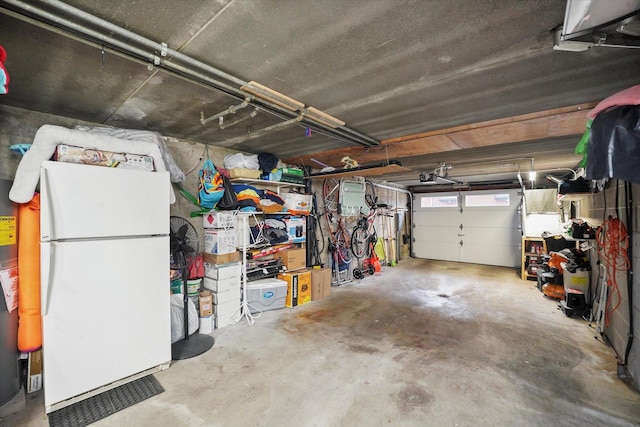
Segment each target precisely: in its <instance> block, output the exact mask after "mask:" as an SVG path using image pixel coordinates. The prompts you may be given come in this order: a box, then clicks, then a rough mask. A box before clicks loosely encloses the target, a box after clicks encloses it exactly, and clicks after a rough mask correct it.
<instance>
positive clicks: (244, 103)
mask: <svg viewBox="0 0 640 427" xmlns="http://www.w3.org/2000/svg"><path fill="white" fill-rule="evenodd" d="M252 98H253V97H252V96H251V97H248V98H245V99H244V101H242V103H240V104H238V105H232V106H231V107H229V108H227V109H226V110H224V111H221V112H220V113H218V114H216V115H214V116H211V117H207V118H206V119H205V118H204V112H202V111H201V112H200V123H202V124H203V125H206V124H207V123H209V122H210V121H213V120H215V119H217V118H218V117H224V116H226V115H227V114H233V113H235V112H236V111H238V110H242V109H243V108H245V107H246V106H247V105H249V102H250V101H251V99H252Z"/></svg>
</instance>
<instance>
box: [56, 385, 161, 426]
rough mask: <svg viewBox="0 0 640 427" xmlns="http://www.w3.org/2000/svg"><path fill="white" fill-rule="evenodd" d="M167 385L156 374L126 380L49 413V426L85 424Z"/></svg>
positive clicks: (151, 394)
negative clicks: (156, 377) (121, 383)
mask: <svg viewBox="0 0 640 427" xmlns="http://www.w3.org/2000/svg"><path fill="white" fill-rule="evenodd" d="M163 391H164V388H162V386H161V385H160V383H159V382H158V380H156V379H155V377H154V376H153V375H148V376H146V377H143V378H140V379H137V380H135V381H132V382H130V383H127V384H123V385H121V386H119V387H116V388H114V389H112V390H109V391H105V392H104V393H101V394H99V395H97V396H93V397H90V398H88V399H85V400H82V401H80V402H78V403H74V404H73V405H70V406H67V407H66V408H62V409H58V410H57V411H54V412H51V413H50V414H49V426H50V427H82V426H87V425H89V424H91V423H95V422H96V421H98V420H101V419H103V418H105V417H108V416H109V415H111V414H115V413H116V412H118V411H121V410H123V409H124V408H128V407H129V406H132V405H135V404H136V403H138V402H142V401H143V400H145V399H148V398H150V397H151V396H155V395H156V394H160V393H162V392H163Z"/></svg>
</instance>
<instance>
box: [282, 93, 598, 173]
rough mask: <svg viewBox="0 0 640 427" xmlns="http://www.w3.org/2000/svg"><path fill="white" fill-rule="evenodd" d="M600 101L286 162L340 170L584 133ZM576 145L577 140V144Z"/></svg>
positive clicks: (338, 150)
mask: <svg viewBox="0 0 640 427" xmlns="http://www.w3.org/2000/svg"><path fill="white" fill-rule="evenodd" d="M596 105H597V102H590V103H585V104H579V105H573V106H569V107H563V108H556V109H552V110H546V111H539V112H536V113H530V114H523V115H519V116H513V117H506V118H503V119H496V120H490V121H485V122H478V123H471V124H467V125H462V126H456V127H451V128H446V129H439V130H434V131H429V132H422V133H418V134H412V135H405V136H400V137H396V138H389V139H385V140H383V141H382V142H381V145H380V146H377V147H348V148H340V149H335V150H328V151H324V152H319V153H313V154H309V155H305V156H300V157H296V158H289V159H284V161H285V162H286V163H293V164H306V165H310V166H312V167H313V166H315V165H314V164H313V162H311V160H310V159H311V158H314V159H316V160H319V161H321V162H322V163H325V164H328V165H331V166H334V167H339V166H340V164H341V163H340V160H341V159H342V158H343V157H344V156H349V157H351V158H353V159H355V160H357V161H358V162H359V163H360V164H366V163H373V162H381V161H389V160H401V159H403V158H407V157H413V156H421V155H426V154H434V153H443V152H448V151H455V150H460V149H465V148H475V147H487V146H491V145H499V144H507V143H512V142H525V141H535V140H540V139H545V138H557V137H562V136H572V135H575V136H577V137H578V136H579V135H582V134H583V133H584V129H585V125H586V123H587V113H588V112H589V111H591V109H593V107H595V106H596ZM576 142H577V141H576Z"/></svg>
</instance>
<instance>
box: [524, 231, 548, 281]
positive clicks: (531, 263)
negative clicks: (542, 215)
mask: <svg viewBox="0 0 640 427" xmlns="http://www.w3.org/2000/svg"><path fill="white" fill-rule="evenodd" d="M546 253H547V248H546V244H545V241H544V239H543V238H542V237H526V236H522V267H521V272H520V276H521V278H522V280H528V279H536V278H537V270H538V267H539V266H541V265H542V256H543V255H545V254H546Z"/></svg>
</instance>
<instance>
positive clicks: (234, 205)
mask: <svg viewBox="0 0 640 427" xmlns="http://www.w3.org/2000/svg"><path fill="white" fill-rule="evenodd" d="M221 175H222V180H223V186H224V194H223V195H222V199H220V201H219V202H218V204H217V205H216V207H217V208H218V209H219V210H221V211H233V210H236V209H238V196H236V192H235V191H234V190H233V184H231V180H230V179H229V177H228V176H226V175H224V174H221Z"/></svg>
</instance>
